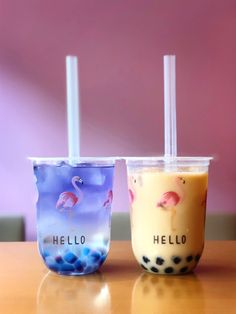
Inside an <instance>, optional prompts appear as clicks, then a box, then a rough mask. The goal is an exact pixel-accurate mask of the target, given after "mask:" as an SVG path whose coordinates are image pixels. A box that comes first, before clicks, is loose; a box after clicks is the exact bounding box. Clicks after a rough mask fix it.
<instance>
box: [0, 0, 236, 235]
mask: <svg viewBox="0 0 236 314" xmlns="http://www.w3.org/2000/svg"><path fill="white" fill-rule="evenodd" d="M235 38H236V2H235V0H232V1H231V0H227V1H223V0H199V1H193V0H190V1H189V0H180V1H173V0H172V1H170V0H166V1H160V0H159V1H158V0H156V1H151V0H149V1H145V0H143V1H131V0H130V1H127V0H119V1H109V0H99V1H97V0H88V1H82V0H81V1H79V0H74V1H72V0H51V1H46V0H45V1H30V0H22V1H9V0H1V1H0V119H1V123H0V130H1V132H0V142H1V155H0V175H1V183H0V191H1V192H0V197H1V206H0V213H3V212H4V213H8V212H13V213H23V214H25V215H26V222H27V238H28V239H33V238H34V237H35V209H34V186H33V179H32V170H31V165H30V163H29V162H28V161H27V160H26V157H27V156H34V155H35V156H58V155H60V156H62V155H66V152H67V150H66V118H65V63H64V58H65V55H66V54H76V55H79V58H80V81H81V84H80V85H81V105H82V154H83V155H87V156H88V155H95V156H99V155H107V156H109V155H160V154H162V152H163V67H162V56H163V55H164V54H167V53H169V54H170V53H173V54H176V55H177V106H178V150H179V152H181V154H182V155H188V154H190V155H213V156H215V161H214V163H212V167H211V171H210V189H209V200H208V211H209V212H222V211H224V212H234V211H235V198H234V193H235V180H236V171H235V160H236V148H235V133H236V124H235V116H236V106H235V104H236V88H235V84H236V62H235V51H236V41H235ZM124 175H125V170H124V165H123V166H122V165H119V167H118V171H117V177H116V182H115V193H116V195H115V200H114V210H124V211H126V210H128V199H127V192H126V182H125V178H124Z"/></svg>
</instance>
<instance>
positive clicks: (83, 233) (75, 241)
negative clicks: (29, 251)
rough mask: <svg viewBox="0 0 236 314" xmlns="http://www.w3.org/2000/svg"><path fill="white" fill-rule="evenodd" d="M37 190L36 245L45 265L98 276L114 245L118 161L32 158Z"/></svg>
mask: <svg viewBox="0 0 236 314" xmlns="http://www.w3.org/2000/svg"><path fill="white" fill-rule="evenodd" d="M31 160H32V162H33V168H34V175H35V177H36V186H37V190H38V200H37V240H38V247H39V252H40V254H41V256H42V258H43V260H44V263H45V264H46V266H47V267H48V268H49V269H50V270H52V271H54V272H56V273H58V274H63V275H84V274H89V273H93V272H95V271H96V270H97V269H99V267H100V266H101V265H102V264H103V262H104V261H105V259H106V256H107V254H108V250H109V244H110V223H111V204H112V199H113V193H112V189H113V174H114V159H112V158H99V159H98V158H80V159H79V160H73V162H71V161H70V160H69V159H66V158H31Z"/></svg>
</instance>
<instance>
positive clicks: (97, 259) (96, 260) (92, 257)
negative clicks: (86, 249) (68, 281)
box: [89, 251, 101, 263]
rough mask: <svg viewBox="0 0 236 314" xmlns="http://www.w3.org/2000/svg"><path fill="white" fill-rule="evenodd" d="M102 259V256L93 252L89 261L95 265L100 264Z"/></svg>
mask: <svg viewBox="0 0 236 314" xmlns="http://www.w3.org/2000/svg"><path fill="white" fill-rule="evenodd" d="M100 258H101V254H100V253H99V252H97V251H95V252H92V253H91V254H90V255H89V259H90V260H91V261H92V262H93V263H94V262H98V261H99V260H100Z"/></svg>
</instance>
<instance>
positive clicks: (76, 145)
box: [66, 56, 80, 160]
mask: <svg viewBox="0 0 236 314" xmlns="http://www.w3.org/2000/svg"><path fill="white" fill-rule="evenodd" d="M66 86H67V129H68V154H69V159H70V160H71V159H73V158H79V157H80V123H79V122H80V111H79V82H78V60H77V57H75V56H67V57H66Z"/></svg>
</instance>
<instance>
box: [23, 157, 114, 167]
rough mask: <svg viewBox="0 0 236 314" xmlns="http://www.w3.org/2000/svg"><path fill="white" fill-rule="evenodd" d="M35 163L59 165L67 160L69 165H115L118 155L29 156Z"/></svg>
mask: <svg viewBox="0 0 236 314" xmlns="http://www.w3.org/2000/svg"><path fill="white" fill-rule="evenodd" d="M27 159H28V160H30V161H31V162H32V163H33V165H42V164H46V165H58V164H61V163H62V162H65V163H67V164H69V165H80V164H92V165H101V166H114V164H115V161H116V160H117V157H72V158H70V157H28V158H27Z"/></svg>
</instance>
